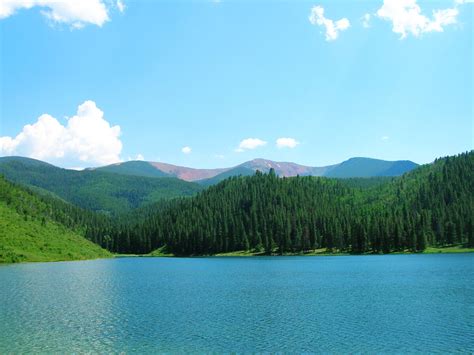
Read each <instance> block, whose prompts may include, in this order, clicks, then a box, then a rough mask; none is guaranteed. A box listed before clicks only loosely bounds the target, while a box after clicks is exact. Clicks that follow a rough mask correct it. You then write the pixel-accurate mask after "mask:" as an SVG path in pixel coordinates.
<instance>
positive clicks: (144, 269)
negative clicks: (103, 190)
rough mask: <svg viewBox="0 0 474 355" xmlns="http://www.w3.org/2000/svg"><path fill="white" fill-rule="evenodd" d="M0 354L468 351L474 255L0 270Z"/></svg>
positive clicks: (155, 261)
mask: <svg viewBox="0 0 474 355" xmlns="http://www.w3.org/2000/svg"><path fill="white" fill-rule="evenodd" d="M0 286H1V287H0V302H1V303H0V304H1V308H0V353H5V352H9V351H10V352H11V351H13V352H118V351H124V352H142V353H143V352H156V351H162V352H166V351H168V352H170V351H171V352H190V351H192V352H210V351H215V352H230V351H235V352H245V351H260V352H262V351H267V352H276V351H293V352H325V351H326V352H368V351H371V352H407V351H412V352H456V351H463V352H473V351H474V341H473V340H472V333H473V328H474V255H473V254H461V255H396V256H395V255H393V256H356V257H273V258H196V259H185V258H183V259H181V258H180V259H173V258H128V259H114V260H96V261H85V262H84V261H83V262H63V263H41V264H22V265H10V266H2V267H0Z"/></svg>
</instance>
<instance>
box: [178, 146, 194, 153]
mask: <svg viewBox="0 0 474 355" xmlns="http://www.w3.org/2000/svg"><path fill="white" fill-rule="evenodd" d="M181 151H182V152H183V153H184V154H190V153H191V152H192V151H193V150H192V149H191V147H188V146H186V147H183V148H181Z"/></svg>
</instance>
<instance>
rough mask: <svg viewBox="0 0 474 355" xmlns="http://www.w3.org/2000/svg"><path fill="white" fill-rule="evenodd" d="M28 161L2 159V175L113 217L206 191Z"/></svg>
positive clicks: (173, 180)
mask: <svg viewBox="0 0 474 355" xmlns="http://www.w3.org/2000/svg"><path fill="white" fill-rule="evenodd" d="M41 163H42V162H40V163H38V161H37V160H33V159H27V158H11V157H8V158H0V174H3V175H4V176H5V178H7V179H8V180H10V181H12V182H16V183H19V184H23V185H28V186H32V187H35V188H36V191H38V192H41V191H44V190H46V191H49V192H50V193H52V194H53V195H54V196H57V197H60V198H61V199H63V200H65V201H67V202H70V203H73V204H75V205H77V206H79V207H82V208H86V209H89V210H92V211H100V212H108V213H111V214H120V213H125V212H127V211H129V210H131V209H134V208H138V207H141V206H143V205H146V204H149V203H153V202H157V201H159V200H161V199H171V198H175V197H181V196H191V195H194V194H196V193H197V192H199V191H200V190H201V189H202V187H201V186H200V185H198V184H195V183H190V182H186V181H182V180H179V179H176V178H151V177H141V176H129V175H121V174H114V173H110V172H102V171H94V170H84V171H75V170H67V169H61V168H58V167H55V166H53V165H50V164H46V163H42V164H41Z"/></svg>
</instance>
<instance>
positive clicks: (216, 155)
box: [214, 154, 225, 159]
mask: <svg viewBox="0 0 474 355" xmlns="http://www.w3.org/2000/svg"><path fill="white" fill-rule="evenodd" d="M214 158H217V159H224V158H225V156H224V155H223V154H215V155H214Z"/></svg>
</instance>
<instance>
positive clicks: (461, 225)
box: [91, 152, 474, 255]
mask: <svg viewBox="0 0 474 355" xmlns="http://www.w3.org/2000/svg"><path fill="white" fill-rule="evenodd" d="M361 181H363V180H361V179H355V180H349V181H346V180H337V179H328V178H317V177H295V178H278V177H277V176H276V175H275V173H274V172H273V171H270V173H269V174H261V173H257V174H256V175H255V176H252V177H238V178H237V177H234V178H230V179H228V180H226V181H223V182H221V183H220V184H218V185H216V186H212V187H210V188H209V189H207V190H205V191H204V192H202V193H200V194H199V195H198V196H196V197H193V198H188V199H180V200H177V201H173V202H170V203H168V204H166V205H165V206H163V205H160V206H158V207H156V210H155V209H154V208H151V207H150V208H148V209H145V210H142V213H141V216H139V218H133V219H132V218H131V219H130V222H129V223H123V221H124V219H122V222H121V223H120V224H117V225H115V227H113V228H112V229H110V227H107V228H106V229H105V230H100V229H97V230H94V231H91V233H92V234H93V235H96V234H97V235H107V237H108V238H110V243H109V244H108V246H109V247H110V248H111V250H113V251H120V252H134V253H147V252H149V251H151V250H153V249H156V248H160V247H163V246H165V247H166V249H167V251H168V252H172V253H175V254H177V255H202V254H214V253H219V252H230V251H235V250H262V251H266V252H267V253H275V252H276V253H286V252H301V251H307V250H312V249H318V248H327V249H328V250H329V251H345V252H350V253H367V252H373V253H389V252H395V251H407V250H408V251H422V250H424V249H425V248H426V247H427V246H428V245H431V246H446V245H452V244H463V245H465V246H474V236H473V232H474V228H473V222H474V221H473V218H474V153H473V152H470V153H465V154H461V155H459V156H457V157H449V158H445V159H439V160H437V161H436V162H435V163H434V164H430V165H427V166H423V167H421V168H418V169H416V170H414V171H413V172H411V173H408V174H406V175H404V176H403V177H400V178H394V179H386V180H385V181H384V179H380V180H372V183H368V184H365V183H362V182H361Z"/></svg>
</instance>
